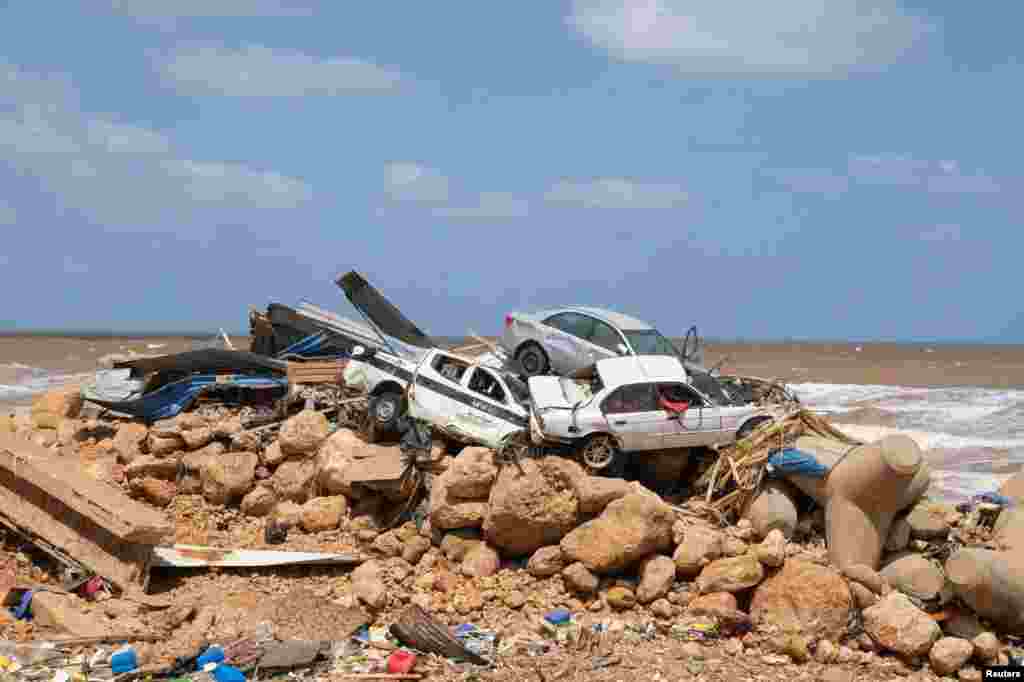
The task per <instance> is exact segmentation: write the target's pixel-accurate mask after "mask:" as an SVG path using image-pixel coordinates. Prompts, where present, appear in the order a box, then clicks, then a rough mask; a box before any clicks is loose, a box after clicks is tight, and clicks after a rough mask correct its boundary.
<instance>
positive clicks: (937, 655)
mask: <svg viewBox="0 0 1024 682" xmlns="http://www.w3.org/2000/svg"><path fill="white" fill-rule="evenodd" d="M973 653H974V645H973V644H971V643H970V642H968V641H967V640H966V639H960V638H959V637H943V638H941V639H940V640H939V641H937V642H935V644H934V645H933V646H932V650H931V651H930V652H928V662H929V663H931V664H932V670H933V671H934V672H935V674H936V675H952V674H953V673H955V672H956V671H957V670H959V669H960V668H962V667H963V666H964V664H965V663H967V661H968V659H970V657H971V654H973Z"/></svg>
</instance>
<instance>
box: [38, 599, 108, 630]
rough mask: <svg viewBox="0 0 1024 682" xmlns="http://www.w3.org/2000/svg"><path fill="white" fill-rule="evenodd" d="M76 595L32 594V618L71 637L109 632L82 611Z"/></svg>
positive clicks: (99, 622) (100, 623) (95, 619)
mask: <svg viewBox="0 0 1024 682" xmlns="http://www.w3.org/2000/svg"><path fill="white" fill-rule="evenodd" d="M79 604H82V605H83V606H84V602H82V601H81V600H80V599H78V598H77V597H73V596H71V595H66V594H58V593H56V592H36V593H35V594H33V595H32V618H33V620H34V621H35V624H36V625H37V626H39V627H46V628H54V629H55V630H60V631H63V632H66V633H68V634H69V635H71V636H73V637H101V636H103V635H106V634H109V632H108V629H107V627H106V626H105V624H104V623H103V622H102V621H101V620H100V619H99V618H97V617H95V616H93V615H91V614H87V613H84V612H83V610H82V608H81V607H80V606H79Z"/></svg>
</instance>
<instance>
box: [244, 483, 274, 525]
mask: <svg viewBox="0 0 1024 682" xmlns="http://www.w3.org/2000/svg"><path fill="white" fill-rule="evenodd" d="M276 505H277V494H276V493H274V491H273V490H271V489H270V488H267V487H266V486H262V485H260V486H256V487H255V488H253V489H252V491H251V492H250V493H249V494H247V495H246V496H245V497H243V498H242V513H243V514H245V515H246V516H256V517H260V516H266V515H267V514H269V513H270V512H272V511H273V510H274V507H275V506H276Z"/></svg>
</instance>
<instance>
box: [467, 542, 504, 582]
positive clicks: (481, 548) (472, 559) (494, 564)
mask: <svg viewBox="0 0 1024 682" xmlns="http://www.w3.org/2000/svg"><path fill="white" fill-rule="evenodd" d="M500 566H501V557H499V556H498V553H497V552H496V551H494V548H493V547H490V546H488V545H487V544H486V543H483V542H480V543H477V544H476V545H474V546H473V547H471V548H470V550H469V551H468V552H466V556H465V557H464V558H463V559H462V574H463V575H467V576H470V577H473V578H488V577H490V576H492V575H494V574H495V573H497V572H498V568H499V567H500Z"/></svg>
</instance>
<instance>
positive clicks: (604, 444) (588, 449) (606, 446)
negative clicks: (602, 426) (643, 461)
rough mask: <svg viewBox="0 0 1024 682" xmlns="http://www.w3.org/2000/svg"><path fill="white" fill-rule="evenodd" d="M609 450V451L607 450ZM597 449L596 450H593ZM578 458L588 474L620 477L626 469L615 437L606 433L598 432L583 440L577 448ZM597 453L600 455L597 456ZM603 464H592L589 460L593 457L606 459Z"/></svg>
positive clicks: (623, 457)
mask: <svg viewBox="0 0 1024 682" xmlns="http://www.w3.org/2000/svg"><path fill="white" fill-rule="evenodd" d="M609 450H610V452H609ZM595 451H597V452H595ZM578 454H579V458H580V462H581V464H583V468H584V469H586V470H587V473H589V474H590V475H592V476H593V475H600V476H609V477H612V478H620V477H621V476H622V475H623V474H624V473H625V470H626V463H625V456H624V455H623V454H622V451H621V450H619V446H618V445H617V444H616V443H615V439H614V438H612V437H611V436H609V435H608V434H604V433H599V434H594V435H593V436H590V437H589V438H587V440H585V441H584V442H583V444H582V445H581V446H580V448H579V450H578ZM598 455H601V456H599V457H598ZM606 458H607V464H605V465H604V466H593V465H591V464H590V463H589V462H590V461H592V460H594V459H602V460H603V459H606Z"/></svg>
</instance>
